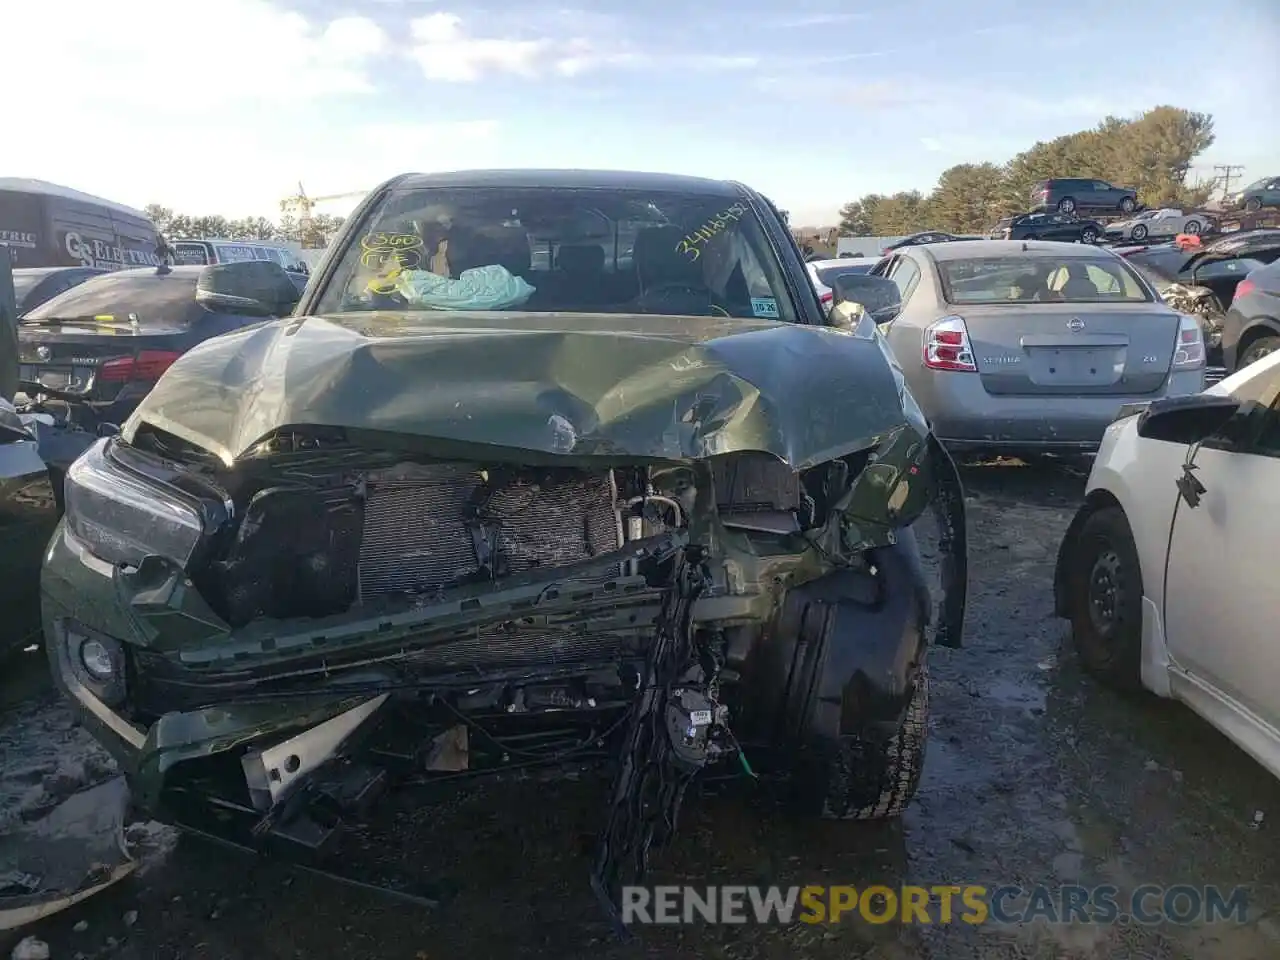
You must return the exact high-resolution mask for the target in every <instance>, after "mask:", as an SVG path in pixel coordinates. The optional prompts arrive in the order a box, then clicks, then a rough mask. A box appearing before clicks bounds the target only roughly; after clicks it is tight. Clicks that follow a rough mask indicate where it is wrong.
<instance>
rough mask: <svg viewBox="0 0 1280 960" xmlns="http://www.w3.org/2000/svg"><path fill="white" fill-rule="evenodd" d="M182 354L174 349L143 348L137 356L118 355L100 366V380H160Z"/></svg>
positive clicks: (108, 381)
mask: <svg viewBox="0 0 1280 960" xmlns="http://www.w3.org/2000/svg"><path fill="white" fill-rule="evenodd" d="M180 356H182V354H180V353H175V352H173V351H172V350H143V351H142V352H141V353H139V354H138V355H137V356H136V357H117V358H116V359H115V360H108V361H107V362H106V363H104V364H103V365H102V366H100V367H99V368H98V380H99V381H100V382H103V383H130V382H132V381H135V380H159V379H160V375H161V374H163V373H164V372H165V371H166V370H168V369H169V367H171V366H173V362H174V361H175V360H177V359H178V357H180Z"/></svg>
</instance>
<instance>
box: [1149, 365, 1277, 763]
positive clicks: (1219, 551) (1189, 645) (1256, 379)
mask: <svg viewBox="0 0 1280 960" xmlns="http://www.w3.org/2000/svg"><path fill="white" fill-rule="evenodd" d="M1248 369H1250V368H1247V369H1246V370H1245V371H1241V374H1240V376H1241V378H1242V381H1241V382H1240V383H1238V384H1234V385H1233V384H1232V383H1231V381H1232V380H1235V379H1236V378H1235V377H1232V378H1231V379H1230V380H1227V381H1223V383H1222V384H1221V385H1220V387H1222V388H1225V391H1224V392H1229V393H1231V394H1232V395H1233V396H1235V397H1236V398H1237V399H1240V400H1242V401H1255V402H1257V403H1258V404H1260V405H1261V406H1262V408H1263V409H1259V410H1256V411H1255V412H1254V413H1253V414H1252V415H1250V417H1249V418H1248V421H1247V429H1246V430H1245V431H1244V432H1243V435H1242V437H1241V438H1240V439H1238V440H1237V441H1236V442H1234V443H1233V442H1231V441H1228V440H1226V439H1225V438H1222V437H1214V438H1211V439H1210V440H1208V441H1206V442H1205V443H1204V444H1203V445H1201V447H1200V448H1199V449H1198V451H1197V452H1196V455H1195V459H1194V461H1193V462H1194V463H1195V466H1196V469H1195V471H1194V476H1195V477H1196V478H1197V479H1198V480H1199V481H1200V483H1201V484H1203V485H1204V487H1205V492H1204V494H1203V495H1202V498H1201V500H1200V503H1199V505H1198V506H1196V507H1194V508H1191V507H1189V506H1188V504H1187V503H1185V502H1181V503H1179V504H1178V509H1177V511H1176V513H1175V515H1174V521H1173V531H1172V537H1171V539H1170V542H1169V554H1168V558H1167V577H1166V581H1165V590H1164V598H1165V603H1164V630H1165V641H1166V644H1167V646H1168V650H1169V656H1170V660H1171V661H1172V667H1173V671H1174V674H1175V677H1176V676H1178V675H1181V677H1182V679H1184V680H1185V681H1187V687H1186V688H1185V690H1184V692H1185V693H1186V694H1188V696H1187V699H1193V700H1194V701H1196V702H1194V703H1193V704H1192V705H1193V706H1196V707H1197V709H1200V710H1201V712H1203V713H1205V714H1206V715H1207V716H1208V718H1209V719H1210V720H1211V721H1214V722H1216V723H1217V724H1218V725H1219V726H1226V727H1227V728H1232V727H1235V728H1237V730H1238V731H1239V732H1240V734H1241V735H1242V736H1243V737H1244V738H1245V740H1251V739H1255V738H1256V736H1257V732H1258V731H1257V726H1256V723H1252V722H1249V721H1248V720H1247V719H1246V718H1244V717H1241V716H1240V709H1241V708H1242V709H1243V710H1244V711H1247V713H1248V714H1251V715H1252V718H1251V719H1252V720H1255V721H1256V720H1260V721H1262V722H1263V723H1265V724H1267V725H1269V726H1270V727H1271V728H1272V731H1273V733H1280V601H1278V600H1277V580H1276V570H1277V563H1278V562H1280V362H1277V361H1273V362H1270V363H1267V364H1266V365H1265V367H1264V368H1263V369H1260V370H1257V371H1256V372H1255V373H1254V375H1252V376H1248V377H1246V376H1245V374H1246V373H1247V372H1248ZM1214 392H1218V390H1215V391H1214ZM1174 479H1175V478H1169V480H1168V482H1169V484H1170V486H1172V484H1173V481H1174ZM1174 495H1175V496H1176V493H1175V494H1174ZM1232 701H1234V702H1232ZM1242 721H1243V723H1244V727H1243V728H1242V727H1241V723H1242ZM1248 731H1252V733H1253V735H1254V736H1253V737H1250V736H1249V733H1248ZM1264 739H1265V738H1264ZM1255 743H1256V740H1255ZM1274 746H1275V745H1274V744H1273V747H1274Z"/></svg>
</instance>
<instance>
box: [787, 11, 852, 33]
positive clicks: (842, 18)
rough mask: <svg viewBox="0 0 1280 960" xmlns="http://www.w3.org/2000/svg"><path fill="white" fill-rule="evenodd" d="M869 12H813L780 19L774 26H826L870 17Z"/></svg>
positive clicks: (788, 27)
mask: <svg viewBox="0 0 1280 960" xmlns="http://www.w3.org/2000/svg"><path fill="white" fill-rule="evenodd" d="M870 17H871V14H869V13H811V14H808V15H805V16H799V17H794V18H791V19H788V20H779V21H778V22H777V23H775V24H774V26H778V27H782V28H784V29H793V28H796V27H826V26H831V25H833V24H837V23H852V22H853V21H855V20H867V19H870Z"/></svg>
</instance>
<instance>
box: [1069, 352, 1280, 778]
mask: <svg viewBox="0 0 1280 960" xmlns="http://www.w3.org/2000/svg"><path fill="white" fill-rule="evenodd" d="M1134 406H1137V405H1134ZM1277 491H1280V353H1276V354H1272V355H1271V356H1269V357H1266V358H1264V359H1263V360H1260V361H1258V362H1257V363H1254V364H1252V365H1250V366H1248V367H1245V368H1244V369H1243V370H1241V371H1239V372H1238V373H1235V374H1233V375H1232V376H1230V377H1228V378H1227V379H1225V380H1223V381H1222V382H1221V383H1218V384H1215V385H1214V386H1212V387H1210V388H1209V389H1208V390H1206V391H1204V393H1202V394H1198V395H1195V396H1190V397H1179V398H1175V399H1171V400H1157V401H1154V402H1152V403H1151V404H1150V405H1148V406H1147V408H1146V410H1145V411H1142V412H1134V411H1133V410H1132V409H1126V410H1122V411H1121V412H1120V416H1119V418H1118V419H1117V420H1116V422H1115V423H1113V424H1112V425H1111V426H1110V427H1109V428H1108V430H1107V432H1106V436H1105V437H1104V438H1103V441H1102V446H1101V448H1100V449H1099V451H1098V455H1097V459H1096V460H1095V461H1094V465H1093V471H1092V473H1091V474H1090V476H1089V483H1088V487H1087V492H1086V498H1085V504H1084V506H1083V507H1082V508H1081V509H1080V511H1079V513H1078V514H1077V515H1076V517H1075V519H1074V520H1073V521H1072V523H1071V526H1070V528H1069V529H1068V531H1067V534H1066V536H1065V537H1064V538H1063V542H1062V547H1061V549H1060V551H1059V554H1058V569H1057V574H1056V577H1055V583H1054V594H1055V597H1054V600H1055V607H1056V611H1057V614H1058V615H1059V616H1061V617H1066V618H1068V619H1069V620H1070V621H1071V632H1072V636H1073V638H1074V641H1075V647H1076V650H1077V653H1078V655H1079V657H1080V659H1081V661H1082V662H1083V664H1084V666H1085V668H1086V669H1088V670H1089V671H1090V672H1091V673H1093V674H1094V675H1095V676H1097V677H1099V678H1100V679H1102V680H1103V681H1105V682H1107V683H1109V684H1111V685H1112V686H1115V687H1119V688H1121V689H1128V690H1137V689H1142V688H1145V689H1147V690H1149V691H1151V692H1153V693H1155V694H1157V695H1159V696H1162V697H1172V698H1174V699H1177V700H1181V701H1183V702H1184V703H1186V704H1187V705H1188V706H1190V707H1191V709H1192V710H1194V711H1196V712H1197V713H1199V714H1200V715H1201V716H1202V717H1204V718H1205V719H1206V720H1208V721H1209V722H1210V723H1211V724H1213V726H1215V727H1217V728H1218V729H1219V730H1221V731H1222V732H1223V733H1224V734H1225V735H1226V736H1227V737H1228V738H1230V739H1231V740H1233V741H1234V742H1235V743H1236V744H1238V745H1239V746H1240V747H1241V748H1242V749H1244V750H1245V751H1246V752H1248V753H1249V754H1251V755H1252V756H1253V757H1254V758H1256V759H1257V760H1258V762H1259V763H1261V764H1262V765H1263V766H1264V767H1266V768H1267V769H1268V770H1269V771H1270V772H1271V773H1272V774H1273V775H1275V776H1278V777H1280V629H1278V628H1277V620H1278V619H1280V617H1278V616H1277V615H1278V614H1280V601H1278V600H1277V593H1276V572H1275V571H1276V556H1277V549H1280V509H1278V507H1280V493H1278V492H1277Z"/></svg>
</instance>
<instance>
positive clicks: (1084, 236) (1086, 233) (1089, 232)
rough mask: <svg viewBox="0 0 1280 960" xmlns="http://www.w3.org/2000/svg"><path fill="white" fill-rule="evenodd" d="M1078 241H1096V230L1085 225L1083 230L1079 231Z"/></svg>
mask: <svg viewBox="0 0 1280 960" xmlns="http://www.w3.org/2000/svg"><path fill="white" fill-rule="evenodd" d="M1080 242H1081V243H1097V242H1098V231H1097V230H1095V229H1093V227H1085V228H1084V229H1083V230H1081V231H1080Z"/></svg>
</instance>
